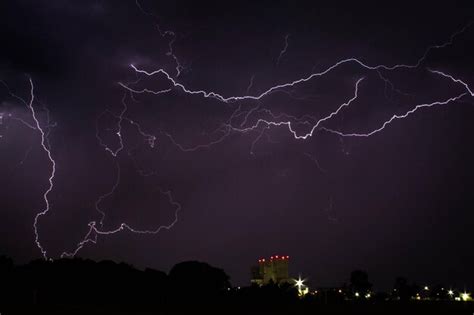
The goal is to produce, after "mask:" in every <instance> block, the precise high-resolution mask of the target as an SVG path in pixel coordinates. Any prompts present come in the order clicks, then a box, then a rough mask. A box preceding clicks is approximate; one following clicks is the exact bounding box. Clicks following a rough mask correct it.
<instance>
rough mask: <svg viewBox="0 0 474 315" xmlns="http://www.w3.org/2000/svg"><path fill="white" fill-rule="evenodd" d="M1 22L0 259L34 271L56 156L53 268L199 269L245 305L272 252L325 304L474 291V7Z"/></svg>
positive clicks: (102, 8) (318, 7)
mask: <svg viewBox="0 0 474 315" xmlns="http://www.w3.org/2000/svg"><path fill="white" fill-rule="evenodd" d="M0 19H1V21H2V25H3V26H2V27H1V28H0V38H1V49H0V80H2V82H3V84H2V85H1V86H0V187H1V189H0V231H1V234H2V237H1V238H0V254H5V255H8V256H11V257H13V258H14V259H15V261H16V262H17V263H25V262H27V261H29V260H31V259H38V258H41V257H42V253H41V250H40V248H38V246H37V244H36V243H35V233H34V227H33V224H34V219H35V216H37V215H38V213H40V212H41V211H43V210H45V209H46V208H45V206H46V205H45V200H44V199H43V194H45V192H47V191H48V188H49V182H48V178H49V177H50V176H51V175H52V173H51V172H52V163H51V160H50V159H49V158H48V155H47V151H50V152H51V158H52V159H53V160H54V162H55V164H56V172H55V174H54V178H53V187H52V190H51V191H50V192H49V193H48V194H47V199H48V201H49V203H50V208H49V209H48V211H47V212H45V214H44V215H41V216H40V217H39V218H38V225H37V231H38V234H39V238H38V241H39V242H40V244H41V246H42V248H43V250H45V251H46V256H47V257H49V258H53V259H56V258H59V257H60V256H61V254H62V253H64V252H66V253H72V252H75V251H76V250H77V254H76V255H77V256H79V257H86V258H92V259H96V260H102V259H112V260H115V261H125V262H128V263H131V264H133V265H135V266H137V267H139V268H144V267H151V268H156V269H160V270H164V271H168V270H169V269H170V268H171V267H172V266H173V265H174V264H175V263H178V262H181V261H184V260H201V261H205V262H208V263H210V264H212V265H215V266H218V267H221V268H223V269H224V270H226V272H227V273H228V274H229V275H230V276H231V281H232V283H233V284H234V285H246V284H249V279H250V269H249V268H250V266H251V265H252V264H254V263H256V261H257V260H258V259H259V258H261V257H268V256H270V255H273V254H284V255H289V256H290V259H291V266H290V272H291V273H292V274H293V275H297V274H298V273H301V274H302V275H303V276H306V277H308V278H309V281H310V282H311V284H313V285H315V286H332V285H339V284H341V283H343V282H348V277H349V273H350V271H352V270H353V269H364V270H367V271H368V273H369V277H370V280H371V281H372V282H373V283H374V284H375V286H376V288H389V287H391V286H392V284H393V282H394V279H395V277H396V276H405V277H407V278H408V279H410V280H413V281H416V282H418V283H419V284H424V283H426V282H429V283H443V284H445V285H448V286H449V285H457V286H460V287H463V286H466V287H468V288H469V287H470V288H472V287H473V286H474V268H472V266H474V254H473V251H472V246H473V243H474V234H473V233H472V231H473V229H474V212H473V210H474V194H473V193H472V191H471V190H472V187H473V186H472V179H473V177H474V165H473V163H472V161H474V149H473V142H472V137H473V135H474V124H473V123H472V121H473V117H474V96H473V92H474V75H473V73H474V72H473V70H474V61H473V59H472V56H474V25H471V24H470V23H471V21H473V20H474V7H473V4H472V3H471V4H469V2H468V1H466V2H450V3H449V5H448V4H443V5H441V4H434V3H433V1H431V2H426V3H425V4H421V3H418V4H415V3H414V1H411V2H410V3H408V4H405V3H403V2H398V1H396V2H389V3H383V5H382V4H380V2H379V3H378V4H376V3H375V2H374V3H369V2H359V1H352V2H351V4H345V3H344V2H331V1H326V2H324V3H319V2H313V3H312V4H311V5H310V4H305V3H304V2H298V3H296V1H259V2H258V3H257V4H256V3H255V1H252V2H249V3H248V4H246V3H244V2H240V1H239V2H235V3H234V2H231V1H219V2H217V1H206V2H201V1H187V2H185V1H152V0H140V1H139V2H135V0H123V1H111V0H103V1H101V0H95V1H93V0H81V1H79V0H67V1H65V0H61V1H60V0H51V1H40V2H39V1H32V0H19V1H2V3H1V4H0ZM430 47H431V48H430ZM348 58H356V59H357V60H355V59H354V60H352V61H347V62H343V63H342V64H340V65H338V66H335V67H334V69H332V70H330V71H327V73H324V74H322V73H323V72H325V70H327V69H329V68H331V67H332V66H334V65H335V64H337V63H338V62H340V61H341V60H346V59H348ZM131 65H133V66H134V67H135V69H134V68H133V67H132V66H131ZM380 65H384V66H380ZM395 65H405V66H401V67H399V66H396V67H393V66H395ZM158 69H162V70H163V72H161V73H157V74H155V75H147V74H146V73H140V72H139V71H141V70H144V71H147V72H152V71H155V70H158ZM435 71H440V72H435ZM311 74H317V75H316V76H314V77H313V78H310V79H309V76H310V75H311ZM320 74H321V75H320ZM443 74H444V75H443ZM167 75H168V76H169V77H167ZM446 75H449V76H452V77H447V76H446ZM29 77H31V79H32V83H33V85H34V100H33V103H32V106H33V110H34V112H35V114H36V117H37V120H38V123H39V126H40V128H38V126H37V125H36V124H35V123H36V122H35V120H34V117H33V116H32V112H31V109H30V108H29V107H28V105H29V104H30V103H29V102H30V100H31V95H30V82H29ZM302 78H305V80H303V81H302V82H297V83H294V82H295V81H297V80H300V79H302ZM306 78H308V80H306ZM360 79H362V80H360ZM456 80H462V81H456ZM173 83H174V84H173ZM287 83H291V84H287ZM292 83H294V84H292ZM463 83H464V84H463ZM284 84H287V85H285V86H283V87H276V88H274V89H272V87H275V86H280V85H284ZM150 91H163V93H160V94H153V93H151V92H150ZM191 91H204V92H206V93H207V92H214V93H217V94H218V96H217V97H213V95H214V94H211V95H209V94H206V95H204V93H193V92H191ZM266 92H268V93H266ZM12 94H15V95H16V96H18V98H17V97H14V96H13V95H12ZM207 96H208V97H207ZM214 96H215V95H214ZM221 96H222V97H221ZM232 96H236V97H242V96H244V97H242V98H231V99H226V100H223V99H222V98H229V97H232ZM245 96H246V97H245ZM248 96H254V97H248ZM260 96H261V97H260ZM20 98H21V99H22V100H23V101H24V102H23V101H22V100H21V99H20ZM351 99H353V100H352V101H350V100H351ZM447 100H450V101H447ZM347 102H349V103H347ZM436 102H439V103H436ZM344 103H346V104H347V106H342V107H341V108H340V106H341V105H343V104H344ZM422 104H428V105H429V106H426V107H423V106H422V107H416V106H417V105H422ZM431 105H432V106H431ZM124 106H126V107H124ZM411 110H414V111H413V112H410V111H411ZM331 113H333V115H331ZM394 115H400V116H399V117H401V116H402V115H407V116H406V117H403V118H401V119H393V121H392V120H391V118H393V116H394ZM48 117H49V119H48ZM325 117H327V118H328V119H324V118H325ZM387 121H389V122H390V123H388V124H387V125H384V122H387ZM289 124H290V128H291V131H293V132H294V133H292V132H291V131H290V129H289ZM313 127H315V128H313ZM312 128H313V130H312ZM379 128H383V129H381V130H380V132H375V133H374V134H372V135H371V136H369V137H360V136H355V135H354V133H356V134H359V135H360V134H367V133H370V132H371V131H374V130H377V129H379ZM40 129H41V130H40ZM40 131H43V132H44V140H45V142H44V147H43V146H42V145H41V140H42V136H41V132H40ZM311 131H313V132H312V133H311V135H312V136H309V133H310V132H311ZM306 135H307V137H306ZM295 136H296V137H297V138H298V137H304V138H305V139H295ZM97 206H98V208H99V209H96V207H97ZM98 210H100V211H102V212H103V213H104V214H105V216H102V214H101V213H100V211H98ZM177 210H179V211H178V212H177ZM176 214H177V217H178V220H177V222H176V223H175V224H173V223H174V220H175V215H176ZM100 221H102V225H101V224H100V223H101V222H100ZM91 222H95V223H91ZM89 224H91V225H89ZM123 224H126V225H123ZM171 225H173V226H172V227H171V228H170V229H167V228H168V227H170V226H171ZM91 226H92V227H91ZM159 226H163V227H166V228H163V229H161V230H160V231H159V232H158V233H156V234H145V235H144V234H140V233H132V231H130V230H129V229H128V228H127V227H133V228H134V229H135V230H141V231H143V230H155V229H157V228H158V227H159ZM120 227H123V229H122V230H120ZM114 231H117V233H112V232H114ZM105 234H113V235H105ZM82 240H88V241H87V242H86V243H85V244H83V245H84V246H83V247H81V246H80V245H81V244H79V245H78V243H79V242H81V241H82ZM92 241H96V244H93V242H92Z"/></svg>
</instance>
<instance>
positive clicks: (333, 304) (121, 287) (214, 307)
mask: <svg viewBox="0 0 474 315" xmlns="http://www.w3.org/2000/svg"><path fill="white" fill-rule="evenodd" d="M362 287H364V286H363V285H361V284H360V285H359V289H360V288H362ZM405 287H406V288H410V287H408V286H405ZM355 288H357V286H356V283H354V284H352V285H351V286H349V287H341V288H338V289H337V290H336V289H330V290H325V291H319V293H316V292H315V291H313V294H308V295H306V296H305V297H304V298H300V297H299V296H298V292H297V290H296V288H295V286H294V285H290V284H287V285H280V286H278V285H275V284H268V285H265V286H262V287H259V286H251V287H244V288H232V286H231V284H230V282H229V277H228V275H227V274H226V273H225V272H224V271H223V270H222V269H219V268H215V267H212V266H210V265H208V264H205V263H200V262H184V263H180V264H177V265H175V266H174V267H173V268H172V269H171V270H170V272H169V273H168V274H166V273H164V272H161V271H157V270H152V269H146V270H144V271H142V270H137V269H135V268H133V266H130V265H127V264H117V263H114V262H111V261H103V262H93V261H90V260H82V259H63V260H56V261H54V262H46V261H34V262H31V263H29V264H27V265H22V266H15V265H14V264H13V262H12V261H11V260H9V259H6V258H3V259H1V257H0V315H10V314H88V315H92V314H100V315H106V314H114V315H117V314H236V315H237V314H388V315H390V314H431V315H432V314H466V315H473V314H474V302H471V301H466V302H464V301H454V300H449V299H450V297H447V296H446V295H444V296H443V295H442V292H446V291H445V290H444V289H441V291H435V290H434V289H430V292H432V293H433V295H431V296H426V297H420V300H414V299H413V292H415V291H413V292H412V291H410V290H402V289H403V288H404V287H403V286H399V287H398V290H396V292H400V293H402V292H405V293H406V294H400V295H399V296H394V295H393V293H392V294H391V295H388V294H384V293H380V294H377V293H376V294H373V295H371V296H370V298H367V299H366V298H362V296H363V295H360V294H357V296H358V298H357V299H356V298H354V295H353V293H354V289H355ZM443 290H444V291H443ZM394 291H395V290H394ZM359 292H360V291H359ZM437 292H438V293H437ZM451 298H452V297H451Z"/></svg>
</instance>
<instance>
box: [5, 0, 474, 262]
mask: <svg viewBox="0 0 474 315" xmlns="http://www.w3.org/2000/svg"><path fill="white" fill-rule="evenodd" d="M136 5H137V7H138V8H139V9H140V10H141V11H142V12H143V13H144V14H147V15H152V16H154V15H153V14H151V13H149V12H147V11H145V10H144V9H143V7H142V6H141V5H140V3H139V2H138V0H136ZM154 17H155V16H154ZM471 25H472V22H471V23H469V24H468V25H466V26H465V27H463V28H462V29H460V30H459V31H457V32H455V33H454V34H453V35H452V36H451V37H450V38H449V40H448V41H446V42H444V43H442V44H438V45H432V46H430V47H428V48H427V49H426V50H425V51H424V53H423V55H422V56H421V58H419V59H418V60H417V61H416V62H415V63H412V64H395V65H384V64H376V65H371V64H369V63H367V62H365V61H362V60H361V59H359V58H356V57H349V58H345V59H342V60H339V61H337V62H335V63H334V64H332V65H330V66H327V67H325V68H324V69H323V70H320V71H312V73H310V74H309V75H307V76H304V77H301V78H298V79H296V80H293V81H289V82H286V83H281V84H277V85H274V86H271V87H269V88H267V89H266V90H265V91H263V92H261V93H260V94H255V95H254V94H251V93H250V92H251V90H252V87H253V84H254V76H252V77H251V79H250V82H249V85H248V86H247V89H246V94H244V95H234V96H225V95H223V94H220V93H219V92H217V91H212V90H203V89H194V88H191V87H188V86H186V85H184V84H183V83H181V82H180V81H178V77H179V76H180V74H181V72H182V70H183V66H182V64H181V63H180V61H179V59H178V58H177V56H176V55H175V53H174V50H173V45H174V43H175V41H176V33H175V32H174V31H163V30H162V29H161V28H160V27H159V26H158V25H157V29H158V31H159V33H160V35H161V36H162V37H166V38H170V40H169V42H168V51H167V52H166V56H168V57H170V58H172V59H173V60H174V63H175V65H176V67H175V71H176V74H175V75H172V74H170V73H169V72H167V71H166V70H165V69H163V68H159V69H157V70H151V71H150V70H145V69H143V68H140V67H139V66H137V65H134V64H131V65H130V67H131V69H132V70H133V71H134V73H135V74H136V76H137V81H136V82H132V83H123V82H118V84H119V86H120V87H121V88H123V89H124V90H125V91H124V95H123V97H122V100H121V104H122V107H121V109H120V111H119V112H118V113H114V112H113V111H111V110H109V109H106V110H105V111H104V112H102V113H101V114H100V115H99V116H98V117H97V120H96V138H97V141H98V144H99V145H100V146H101V147H102V148H103V149H104V150H105V152H106V153H107V156H108V158H111V159H113V160H114V162H115V163H116V169H117V172H116V177H115V181H114V182H113V185H112V187H111V188H110V189H109V190H108V191H107V192H106V193H105V194H102V195H100V196H99V197H98V199H97V200H96V202H95V204H94V206H95V210H96V212H97V213H98V214H99V218H98V220H91V221H89V223H88V228H87V232H86V234H85V236H84V237H83V238H82V240H80V241H79V242H78V243H77V245H76V247H75V248H74V249H73V250H72V251H70V252H66V251H64V252H63V253H62V254H61V257H74V256H75V255H77V253H78V252H79V251H80V250H81V249H82V248H84V246H86V245H87V244H90V243H91V244H96V243H97V240H98V236H106V235H112V234H116V233H119V232H122V231H129V232H131V233H136V234H157V233H159V232H161V231H162V230H169V229H171V228H172V227H173V226H174V225H175V224H176V223H177V222H178V214H179V212H180V210H181V204H180V203H179V202H177V201H176V200H175V199H174V197H173V194H172V192H171V190H164V189H162V188H158V189H157V191H159V193H160V194H161V195H162V196H165V197H166V198H167V200H168V201H169V204H171V206H172V207H173V208H174V218H173V220H172V221H171V222H169V223H168V224H161V225H159V226H158V227H156V228H153V229H140V228H137V227H132V226H131V225H130V224H128V223H126V222H122V223H120V224H119V225H118V226H115V227H113V228H110V229H106V228H104V222H105V220H106V211H105V210H104V209H103V208H102V207H101V204H102V203H103V201H104V200H106V199H107V198H110V197H111V196H112V195H113V194H114V193H116V191H117V189H118V187H119V186H120V180H121V173H120V172H121V171H120V164H119V158H120V157H121V156H122V155H123V153H122V151H124V149H125V150H126V141H125V142H124V138H123V137H124V134H123V133H124V132H125V130H126V128H124V125H125V126H126V124H127V123H128V124H130V125H131V126H133V127H134V129H135V130H136V131H137V132H138V133H139V134H140V135H141V137H142V138H143V139H144V141H145V142H146V143H147V145H148V146H149V147H150V148H151V149H155V148H156V146H157V143H158V138H157V136H155V135H154V134H152V133H150V132H148V131H144V130H145V129H146V128H143V127H142V126H141V124H140V122H138V121H137V120H135V119H133V118H131V117H129V116H128V115H127V111H128V105H127V102H126V97H127V95H130V97H131V98H132V99H133V100H134V101H136V99H135V98H134V96H137V95H140V94H151V95H153V96H161V95H164V94H167V93H169V92H171V91H173V90H177V91H180V92H182V93H184V94H188V95H194V96H197V97H202V98H204V99H214V100H217V101H219V102H221V103H226V104H231V105H234V104H237V105H238V106H236V107H235V110H234V111H233V112H232V113H231V114H230V117H229V118H228V119H227V120H224V121H223V122H222V124H220V125H219V127H218V128H217V129H215V130H214V131H213V132H211V133H210V134H211V136H212V137H213V139H212V140H211V141H209V142H207V143H204V144H197V145H191V146H184V145H182V144H180V143H178V142H177V141H176V140H175V138H174V137H173V136H172V135H171V134H170V133H168V132H166V131H162V130H159V131H158V132H157V133H156V135H158V134H159V135H160V136H161V137H163V138H167V139H169V140H170V142H171V143H172V144H173V145H174V146H175V147H176V148H177V149H179V150H180V151H182V152H194V151H197V150H200V149H206V148H210V147H211V146H214V145H217V144H219V143H222V142H223V141H224V140H225V139H227V138H228V137H229V136H230V135H231V134H232V133H239V134H248V133H250V132H256V134H257V136H256V137H255V138H254V139H253V141H252V143H251V147H250V153H251V154H253V153H254V147H255V145H256V144H257V142H258V141H260V139H261V138H262V137H263V136H264V135H265V134H266V132H267V131H268V130H269V129H270V128H277V127H281V128H285V130H287V131H288V132H289V134H290V135H291V136H292V137H293V138H294V139H295V140H298V141H303V140H307V139H309V138H311V137H313V136H314V135H315V134H316V133H317V132H319V131H324V132H328V133H332V134H335V135H337V136H339V137H370V136H373V135H375V134H377V133H380V132H382V131H383V130H384V129H385V128H386V127H387V126H389V125H391V124H392V123H393V122H395V121H397V120H403V119H405V118H407V117H409V116H411V115H412V114H414V113H416V112H418V111H419V110H422V109H428V108H432V107H437V106H443V105H448V104H451V103H453V102H458V101H461V99H462V98H464V97H466V96H471V97H474V92H473V89H472V88H471V87H470V86H469V85H468V84H467V83H466V82H465V81H464V80H461V79H459V78H457V77H454V76H452V75H450V74H447V73H445V72H442V71H440V70H434V69H428V71H429V72H430V73H432V74H434V75H438V76H441V77H443V78H445V79H449V80H450V81H451V82H454V83H456V84H459V85H461V86H463V87H464V89H465V90H466V91H465V92H463V93H461V94H457V95H455V96H451V97H449V98H446V99H443V100H434V101H432V102H425V103H421V104H413V105H412V106H411V109H409V110H406V111H405V112H404V113H401V114H393V115H391V116H390V117H389V118H388V119H386V120H385V121H382V122H380V123H379V124H378V126H377V127H375V128H372V129H371V130H368V131H353V132H346V131H341V130H336V129H333V128H330V127H328V126H326V123H328V122H330V121H331V120H332V119H333V118H335V117H337V116H338V115H339V114H340V113H341V112H343V111H344V110H345V109H346V108H348V107H350V106H352V105H353V104H354V103H356V102H359V100H358V98H359V95H360V93H362V86H363V82H364V80H365V77H363V76H361V77H359V78H357V79H356V80H355V82H354V83H353V92H352V93H351V95H350V96H348V97H346V98H345V99H344V101H338V105H337V106H336V108H335V109H333V110H331V111H329V113H326V114H325V115H323V116H322V117H320V118H316V117H314V116H311V115H309V114H306V115H303V116H300V117H296V116H293V115H289V114H286V113H280V114H274V113H273V112H272V111H271V110H270V109H267V108H263V107H262V105H261V102H260V101H261V100H263V99H264V98H265V97H267V96H270V95H272V94H274V93H277V92H278V93H280V92H282V93H287V94H288V95H289V96H290V97H294V95H293V93H292V92H291V88H295V87H297V86H299V85H300V84H302V83H306V82H309V81H311V80H313V79H316V78H322V77H324V76H326V75H327V74H329V73H330V72H332V71H333V70H336V69H338V68H340V67H343V66H346V65H356V66H358V67H360V68H361V69H363V70H366V71H373V72H376V73H377V75H378V77H379V78H380V79H381V80H383V81H384V83H385V89H387V87H389V88H390V89H391V90H392V91H395V92H397V93H399V94H401V95H407V94H406V93H404V92H402V91H400V90H398V89H396V88H395V87H394V85H393V84H392V82H391V81H389V80H388V78H387V76H386V75H385V73H386V72H391V71H395V70H399V69H417V68H419V67H421V66H422V65H423V64H424V62H425V61H426V59H427V57H428V55H429V53H430V52H431V51H432V50H435V49H442V48H446V47H448V46H450V45H452V44H453V42H454V40H455V38H456V37H457V36H458V35H460V34H461V33H463V32H464V31H465V30H466V29H467V28H468V27H470V26H471ZM289 36H290V35H289V34H287V35H286V36H285V38H284V39H285V44H284V47H283V49H282V50H281V51H280V53H279V56H278V58H277V61H276V65H277V66H278V65H279V64H280V62H281V59H282V58H283V56H284V54H285V53H286V52H287V49H288V39H289ZM153 76H161V77H163V78H164V79H166V82H167V85H168V86H166V87H163V88H161V89H156V90H155V89H150V88H147V87H145V88H140V89H139V88H135V87H134V86H135V84H136V83H138V81H139V80H140V78H141V77H153ZM2 83H3V82H2ZM29 83H30V99H29V101H25V100H24V99H22V98H20V97H18V96H16V95H15V94H13V93H11V92H10V95H11V96H12V97H14V98H16V99H18V100H19V101H21V102H22V103H23V104H25V105H26V106H27V108H28V109H29V112H30V114H31V118H32V120H33V123H29V122H28V121H25V120H24V119H22V118H19V117H11V119H13V120H16V121H18V122H20V123H22V124H23V125H25V126H26V127H28V128H30V129H32V130H33V131H35V132H39V134H40V137H41V147H42V149H43V151H44V152H45V153H46V155H47V157H48V160H49V163H50V165H51V172H50V174H49V177H48V182H49V185H48V187H47V189H46V191H45V192H44V193H43V200H44V203H45V207H44V209H43V210H41V211H40V212H38V213H37V214H36V215H35V217H34V224H33V228H34V235H35V243H36V245H37V247H38V248H39V250H40V251H41V254H42V256H43V257H44V259H51V258H50V257H48V255H47V251H46V249H45V248H44V246H43V245H42V244H41V242H40V236H39V232H38V223H39V220H40V218H41V217H42V216H45V215H46V214H47V213H48V212H49V211H50V210H51V202H50V199H49V195H50V193H51V191H52V190H53V188H54V179H55V174H56V162H55V160H54V158H53V155H52V152H51V146H50V144H49V139H48V135H49V131H50V128H51V127H53V126H54V125H52V124H51V122H50V120H49V112H47V113H48V121H47V125H45V126H43V125H42V124H41V122H40V120H39V119H38V115H37V111H36V108H35V106H34V104H35V102H36V101H35V94H34V84H33V80H32V79H31V78H29ZM386 96H387V94H386ZM244 101H248V102H250V103H252V102H253V103H252V106H251V107H243V106H242V103H243V102H244ZM245 104H246V105H248V104H247V103H245ZM232 108H233V109H234V107H232ZM242 108H244V109H245V110H243V109H242ZM105 115H110V116H111V117H113V118H114V119H115V120H116V121H117V123H116V125H115V126H114V127H113V128H111V129H110V131H112V132H113V133H114V135H115V136H114V137H116V139H117V140H118V145H109V144H108V143H107V141H106V139H105V138H104V137H102V136H101V133H100V131H101V129H100V123H99V122H100V119H101V118H102V117H104V116H105ZM3 119H4V114H3V113H0V125H1V124H2V123H3ZM302 125H304V128H305V131H304V132H301V131H298V130H300V128H299V127H301V126H302ZM46 128H48V130H47V131H46ZM1 137H2V136H1V135H0V138H1ZM160 143H161V142H160ZM126 152H127V151H126ZM131 152H132V150H128V154H129V156H130V157H131V155H132V154H131ZM27 154H28V153H27ZM305 155H306V156H307V157H308V158H309V159H311V161H313V162H314V163H315V164H316V166H317V167H318V169H319V170H320V171H321V172H322V173H326V170H325V169H323V168H321V166H320V164H319V161H318V160H317V159H316V158H315V157H314V156H313V155H311V154H309V153H305ZM25 158H26V157H25ZM137 171H138V172H139V174H141V175H142V176H149V175H154V174H155V173H154V172H151V173H149V174H148V173H144V172H143V171H142V170H137ZM332 206H333V200H332V198H331V199H330V205H329V208H328V209H327V212H328V213H329V212H330V210H331V209H332ZM332 219H333V218H332Z"/></svg>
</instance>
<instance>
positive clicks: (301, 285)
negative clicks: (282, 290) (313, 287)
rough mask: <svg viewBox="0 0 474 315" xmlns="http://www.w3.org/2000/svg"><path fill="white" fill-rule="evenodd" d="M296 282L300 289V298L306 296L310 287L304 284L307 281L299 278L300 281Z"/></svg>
mask: <svg viewBox="0 0 474 315" xmlns="http://www.w3.org/2000/svg"><path fill="white" fill-rule="evenodd" d="M294 281H295V287H297V288H298V294H299V296H304V295H306V294H307V293H308V292H309V289H308V287H307V286H306V285H305V284H304V282H305V279H301V276H299V277H298V280H296V279H295V280H294Z"/></svg>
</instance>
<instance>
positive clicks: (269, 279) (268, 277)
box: [251, 255, 290, 286]
mask: <svg viewBox="0 0 474 315" xmlns="http://www.w3.org/2000/svg"><path fill="white" fill-rule="evenodd" d="M289 263H290V256H281V255H275V256H271V257H270V258H269V259H265V258H261V259H259V260H258V265H255V266H253V267H252V269H251V272H252V279H251V283H252V284H256V285H259V286H261V285H265V284H269V283H275V284H282V283H290V278H289V276H288V265H289Z"/></svg>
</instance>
